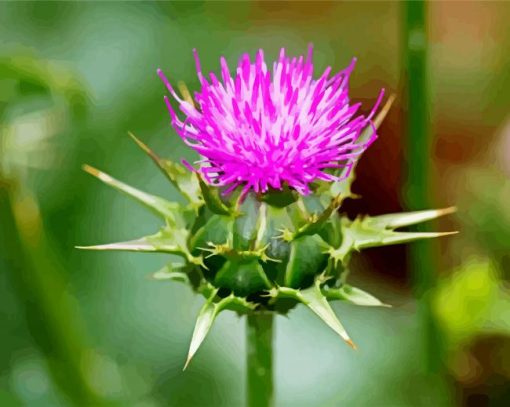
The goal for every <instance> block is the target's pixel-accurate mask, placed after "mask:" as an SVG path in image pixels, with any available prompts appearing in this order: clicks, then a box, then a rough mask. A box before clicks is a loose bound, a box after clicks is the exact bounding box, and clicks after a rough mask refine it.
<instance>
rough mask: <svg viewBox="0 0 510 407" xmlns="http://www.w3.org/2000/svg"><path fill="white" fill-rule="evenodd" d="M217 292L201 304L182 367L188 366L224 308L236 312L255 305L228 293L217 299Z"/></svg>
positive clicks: (246, 309) (249, 308) (249, 309)
mask: <svg viewBox="0 0 510 407" xmlns="http://www.w3.org/2000/svg"><path fill="white" fill-rule="evenodd" d="M217 293H218V290H214V291H213V292H212V293H211V294H210V296H209V297H208V298H207V300H206V302H205V304H204V305H203V306H202V308H201V310H200V312H199V314H198V317H197V321H196V323H195V329H194V330H193V335H192V338H191V344H190V347H189V351H188V357H187V358H186V363H185V365H184V369H186V368H187V367H188V365H189V363H190V362H191V359H192V358H193V356H194V355H195V353H196V352H197V351H198V349H199V348H200V345H201V344H202V343H203V341H204V339H205V338H206V336H207V334H208V333H209V331H210V330H211V327H212V325H213V323H214V320H215V319H216V317H217V316H218V314H219V313H220V312H221V311H223V310H225V309H231V310H234V311H238V312H239V311H252V310H254V309H255V307H256V305H255V304H252V303H250V302H248V301H246V299H244V298H240V297H236V296H234V295H230V296H228V297H225V298H223V299H218V298H217V297H216V294H217Z"/></svg>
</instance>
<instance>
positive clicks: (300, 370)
mask: <svg viewBox="0 0 510 407" xmlns="http://www.w3.org/2000/svg"><path fill="white" fill-rule="evenodd" d="M427 18H428V23H427V31H428V38H429V49H428V57H429V81H428V84H427V86H428V93H429V95H430V99H431V101H430V102H431V104H430V129H429V130H430V134H429V136H430V145H431V151H430V153H429V152H424V154H427V155H428V156H426V157H425V159H426V160H428V163H429V168H430V174H428V177H429V179H430V183H431V186H432V187H431V189H430V196H429V197H428V200H429V201H430V203H431V205H432V206H433V207H446V206H450V205H456V206H457V207H458V208H459V210H458V212H457V214H456V215H455V216H453V217H450V218H449V219H445V220H441V221H440V222H436V223H435V224H434V225H433V227H434V228H435V229H438V230H459V231H460V234H459V235H457V236H455V237H453V238H448V239H444V240H441V241H438V242H437V243H435V244H434V245H433V252H434V253H435V254H434V258H433V259H432V260H433V261H431V259H423V261H424V262H427V264H433V265H434V270H432V274H433V275H434V276H435V281H434V283H433V285H432V286H431V287H429V289H428V290H427V292H426V293H425V294H423V293H420V295H415V294H413V293H416V290H413V285H414V282H415V281H416V278H417V277H416V275H414V274H413V270H412V267H410V266H409V261H408V260H409V253H408V251H409V247H392V248H385V249H374V250H371V251H367V252H366V253H363V255H362V256H359V257H358V258H357V259H356V267H355V270H354V272H353V274H352V279H353V280H354V281H355V282H356V284H357V285H358V286H360V287H362V288H366V289H367V290H369V291H370V290H371V292H373V293H374V294H376V295H377V296H378V297H379V298H381V299H382V300H384V301H385V302H387V303H390V304H393V305H394V307H393V308H392V309H367V308H365V309H359V308H355V307H353V306H349V305H344V304H335V305H334V308H335V310H336V311H337V312H338V313H339V315H341V317H342V320H343V321H344V324H345V325H346V327H347V328H348V329H349V331H350V333H351V335H352V336H353V338H354V339H355V341H356V342H357V344H358V345H359V348H360V350H359V351H357V352H353V351H352V350H351V349H349V348H348V347H346V346H344V344H343V343H341V342H340V341H339V340H338V338H337V337H336V336H335V334H334V333H333V332H330V330H328V329H326V328H325V327H324V326H322V324H321V322H320V321H319V320H318V319H316V318H315V317H314V316H313V315H311V313H310V312H308V311H307V310H305V309H302V308H298V309H296V310H295V311H293V312H292V315H291V318H290V319H285V318H283V317H279V318H277V328H276V344H275V346H276V361H275V363H276V372H275V373H276V389H277V390H276V401H277V403H276V404H277V406H340V405H351V406H379V405H381V406H385V405H387V406H430V405H435V406H443V405H444V406H450V405H467V406H507V405H509V404H510V384H509V383H510V292H509V287H508V279H509V278H510V256H509V254H510V251H509V248H510V207H509V202H510V181H509V177H510V164H509V162H510V103H509V102H510V98H509V95H510V29H509V26H508V21H510V6H509V4H508V3H506V2H430V3H429V5H428V12H427ZM403 21H404V11H403V3H400V2H388V3H387V2H382V1H378V2H373V3H372V2H328V3H322V2H284V3H279V2H228V3H227V2H225V3H222V2H212V1H211V2H159V3H150V2H143V3H136V2H134V3H120V2H111V3H60V2H54V3H53V2H52V3H46V2H37V3H30V2H28V3H6V2H3V3H0V315H1V320H0V323H1V325H0V405H1V406H16V405H26V406H69V405H87V406H95V405H108V404H109V405H122V406H240V405H242V404H243V400H244V363H245V362H244V349H245V344H244V321H242V320H240V319H238V318H237V317H236V316H234V315H233V314H228V313H224V314H222V315H221V317H220V318H219V321H218V323H217V324H216V325H215V327H214V328H213V330H212V333H211V334H210V336H209V337H208V339H207V341H206V342H205V344H204V346H203V347H202V348H201V350H200V352H199V353H198V354H197V356H196V358H195V359H194V361H193V363H192V364H191V366H190V367H189V369H188V370H187V371H186V372H182V366H183V363H184V359H185V355H186V351H187V347H188V342H189V340H190V337H191V332H192V329H193V325H194V320H195V316H196V313H197V311H198V309H199V307H200V306H201V304H202V299H200V298H198V297H195V296H193V295H192V293H191V291H190V290H189V289H187V288H185V287H183V286H180V285H177V284H176V283H162V282H156V281H153V280H151V279H150V275H151V273H152V272H154V271H156V270H157V269H158V268H159V267H160V266H161V265H163V264H164V263H165V262H166V261H167V260H168V257H167V256H161V255H152V256H150V255H143V254H129V253H91V252H80V251H77V250H76V249H74V246H75V245H79V244H94V243H102V242H110V241H120V240H124V239H130V238H133V237H137V236H141V235H144V234H147V233H150V232H152V231H153V230H155V227H156V226H157V225H158V223H157V220H156V219H154V218H152V217H151V216H150V215H147V214H146V213H145V212H144V211H143V210H142V209H140V208H139V207H137V206H136V204H134V203H132V202H131V201H129V200H127V199H125V198H124V197H123V196H121V195H119V194H116V193H115V191H112V190H110V189H108V188H107V187H105V186H104V185H101V184H100V183H99V182H97V180H94V179H92V177H90V176H88V175H87V174H85V173H83V172H82V171H81V169H80V167H81V165H82V164H83V163H89V164H91V165H94V166H97V167H98V168H100V169H103V170H105V171H106V172H108V173H111V174H113V175H115V176H117V177H118V178H120V179H122V180H124V181H127V182H129V183H131V184H133V185H136V186H140V187H143V188H144V189H146V190H148V191H150V192H152V193H156V194H160V195H162V196H166V197H168V198H172V199H178V198H177V194H176V193H175V191H174V190H172V189H170V187H168V184H167V182H166V181H165V179H164V178H163V177H162V176H161V175H160V174H159V172H158V171H157V170H156V169H155V168H154V167H153V166H152V163H151V162H149V160H147V159H146V157H144V155H143V154H142V153H141V152H140V151H139V150H137V147H136V146H135V145H134V144H133V143H132V141H131V140H130V139H129V138H128V137H127V132H128V131H132V132H133V133H134V134H136V135H137V136H138V137H140V138H141V139H142V140H144V141H146V142H147V143H149V144H150V145H151V146H152V147H153V148H154V149H155V150H156V151H159V152H160V154H161V155H166V156H168V157H169V158H173V159H175V160H179V159H180V158H182V157H187V158H189V159H192V158H193V155H192V154H191V152H190V151H187V150H186V149H185V148H184V146H183V143H182V142H181V140H180V139H179V137H178V136H177V135H176V134H175V132H174V131H173V130H172V129H171V128H170V127H169V118H168V116H167V112H166V108H165V106H164V103H163V98H162V96H163V94H164V93H165V91H164V88H163V86H162V84H161V83H160V81H159V79H158V78H157V76H156V69H157V68H162V69H164V71H165V72H166V73H167V75H168V76H169V77H170V79H171V81H173V82H175V81H177V80H183V81H185V82H186V83H187V85H188V86H189V88H190V89H191V90H193V89H197V87H198V81H197V78H196V75H195V69H194V62H193V59H192V55H191V49H192V48H195V47H196V48H197V49H198V51H199V54H200V57H201V60H202V66H203V67H204V70H206V71H209V70H215V71H218V67H219V56H220V55H224V56H225V57H226V58H227V60H228V61H229V63H230V65H231V67H232V66H233V65H234V64H235V62H236V61H237V58H238V56H239V55H240V54H241V53H242V52H245V51H247V52H250V53H252V54H253V53H254V52H255V51H256V50H257V49H258V48H259V47H260V48H264V50H265V51H266V54H267V55H268V57H270V58H271V57H275V56H276V55H277V53H278V51H279V48H280V47H286V48H287V49H288V51H289V53H290V54H298V55H299V54H302V53H304V52H305V50H306V46H307V44H308V43H309V42H313V43H314V45H315V56H314V59H315V63H316V65H317V66H318V70H320V69H324V68H325V67H326V66H327V65H332V66H333V68H334V70H339V69H341V68H343V67H344V66H345V65H346V64H347V63H348V62H349V61H350V60H351V58H352V57H353V56H357V57H358V64H357V67H356V70H355V72H354V74H353V76H352V79H351V95H352V98H353V100H359V101H363V102H365V104H364V106H365V108H366V109H367V110H368V109H369V108H370V106H371V105H372V103H373V101H374V99H375V97H376V95H377V93H378V91H379V89H380V88H381V87H385V88H386V89H387V90H388V91H389V93H395V94H396V95H397V99H396V103H395V104H394V107H393V110H392V111H391V112H390V114H389V116H388V118H387V119H386V121H385V123H384V124H383V125H382V127H381V130H380V138H379V140H378V141H377V142H376V143H375V145H374V146H373V147H371V149H370V150H369V151H368V152H367V154H366V155H365V156H364V158H363V159H362V161H361V163H360V166H359V176H358V179H357V181H356V183H355V187H354V190H355V191H356V192H359V193H360V194H362V195H363V199H361V200H358V201H352V202H350V203H348V205H347V207H346V208H345V209H346V210H347V211H348V212H349V213H350V214H353V215H354V214H356V213H371V214H379V213H383V212H388V211H397V210H401V209H402V208H405V203H406V199H407V198H406V192H405V191H406V189H405V188H404V185H405V182H406V179H407V171H408V167H409V165H412V163H409V160H408V156H407V154H406V151H407V147H406V146H408V144H409V143H412V137H413V134H412V132H409V131H408V130H407V127H406V123H407V120H408V114H407V108H406V106H407V104H406V94H407V90H406V89H407V87H408V83H407V81H406V78H407V75H406V73H405V69H404V68H405V57H404V55H405V47H406V45H405V41H404V38H405V33H404V30H405V24H404V23H403ZM411 86H412V84H411ZM419 209H425V208H419ZM418 255H419V253H418ZM413 276H414V277H413ZM418 277H419V276H418ZM422 303H424V304H428V305H427V306H429V307H430V311H431V315H432V318H433V320H434V321H435V330H434V332H433V335H434V338H435V343H438V344H439V346H438V347H437V348H434V347H430V346H426V345H424V342H425V341H427V340H428V339H427V337H428V336H430V333H426V332H425V328H424V323H423V321H421V318H422V317H423V313H421V312H418V311H417V310H419V308H420V304H422ZM430 361H434V363H430Z"/></svg>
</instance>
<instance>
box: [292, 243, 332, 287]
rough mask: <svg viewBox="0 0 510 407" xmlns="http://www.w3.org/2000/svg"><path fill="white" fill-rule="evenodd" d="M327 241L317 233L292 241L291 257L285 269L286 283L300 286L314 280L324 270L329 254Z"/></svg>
mask: <svg viewBox="0 0 510 407" xmlns="http://www.w3.org/2000/svg"><path fill="white" fill-rule="evenodd" d="M326 247H327V245H326V243H325V242H324V241H323V240H322V239H321V238H320V237H319V236H317V235H313V236H302V237H300V238H297V239H295V240H293V241H292V242H291V243H290V257H289V261H288V263H287V268H286V271H285V285H286V286H288V287H293V288H299V287H304V286H308V285H310V284H311V283H312V282H313V279H314V276H315V275H317V274H318V273H320V272H321V271H322V269H323V268H324V265H325V262H326V261H327V256H326V255H325V254H324V250H325V248H326Z"/></svg>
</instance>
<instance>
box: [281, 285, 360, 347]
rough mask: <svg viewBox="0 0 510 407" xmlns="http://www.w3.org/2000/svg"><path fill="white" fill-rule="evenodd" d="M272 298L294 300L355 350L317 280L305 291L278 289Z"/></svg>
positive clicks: (286, 288)
mask: <svg viewBox="0 0 510 407" xmlns="http://www.w3.org/2000/svg"><path fill="white" fill-rule="evenodd" d="M276 290H277V291H276V292H275V293H274V294H273V296H277V297H283V298H285V297H287V298H294V299H296V300H298V301H300V302H301V303H303V304H304V305H306V306H307V307H308V308H310V309H311V310H312V311H313V312H314V313H315V314H316V315H317V316H318V317H319V318H320V319H322V320H323V321H324V322H325V323H326V325H328V326H329V327H330V328H331V329H332V330H333V331H335V332H336V333H337V334H338V335H339V336H340V337H341V338H342V339H343V340H344V341H345V342H346V343H347V344H348V345H349V346H350V347H352V348H353V349H356V345H355V344H354V342H353V341H352V340H351V338H350V337H349V334H348V333H347V331H346V330H345V328H344V327H343V325H342V324H341V323H340V321H339V320H338V318H337V317H336V315H335V313H334V312H333V310H332V309H331V306H330V305H329V303H328V301H327V299H326V297H325V296H324V295H323V294H322V292H321V289H320V283H319V280H316V281H315V283H314V284H313V285H312V286H311V287H310V288H307V289H305V290H295V289H293V288H288V287H279V288H278V289H276Z"/></svg>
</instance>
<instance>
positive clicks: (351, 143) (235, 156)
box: [158, 45, 384, 195]
mask: <svg viewBox="0 0 510 407" xmlns="http://www.w3.org/2000/svg"><path fill="white" fill-rule="evenodd" d="M312 51H313V47H312V46H311V45H310V47H309V50H308V55H307V56H306V58H305V57H303V56H300V57H299V58H296V57H294V58H292V59H291V58H290V57H287V56H286V54H285V49H284V48H282V49H281V51H280V56H279V58H278V59H277V60H276V61H275V62H274V63H273V69H272V71H270V70H268V68H267V65H266V62H265V61H264V53H263V51H262V50H259V51H258V53H257V56H256V58H255V62H252V61H251V60H250V56H249V55H248V54H244V55H243V56H242V57H241V59H240V61H239V64H238V66H237V69H236V74H235V76H234V77H232V76H231V74H230V71H229V68H228V66H227V62H226V61H225V58H224V57H222V58H221V59H220V61H221V78H222V80H221V81H220V80H218V78H217V77H216V75H215V74H214V73H210V74H209V78H210V82H208V81H207V79H206V77H205V76H204V75H203V73H202V70H201V67H200V60H199V58H198V54H197V52H196V50H194V57H195V61H196V68H197V72H198V78H199V81H200V85H201V90H200V91H199V92H197V93H195V101H196V103H197V106H195V105H194V104H192V103H190V102H189V100H183V99H182V98H180V97H179V96H178V95H177V93H176V92H175V91H174V89H173V87H172V85H171V84H170V82H169V81H168V79H167V78H166V77H165V75H164V74H163V72H162V71H161V70H158V74H159V76H160V77H161V79H162V80H163V82H164V83H165V85H166V87H167V88H168V90H169V92H170V94H171V95H172V96H173V98H174V99H175V100H176V101H177V102H178V103H179V107H180V110H181V111H182V113H184V115H185V116H186V118H185V119H184V120H181V119H180V118H179V117H178V115H177V114H176V112H175V111H174V109H173V108H172V106H171V104H170V101H169V99H168V98H167V97H165V101H166V104H167V107H168V110H169V112H170V115H171V119H172V121H171V123H172V126H173V127H174V129H175V130H176V132H177V133H178V134H179V135H180V136H181V137H182V138H183V140H184V142H185V143H186V144H188V145H189V146H191V147H192V148H193V149H195V150H196V151H197V152H198V153H199V154H201V155H202V156H203V157H204V159H203V160H201V161H199V163H200V165H201V168H200V171H201V173H202V174H203V176H204V177H205V178H206V180H208V181H209V182H210V183H213V184H214V185H217V186H227V188H226V190H225V191H224V193H228V192H230V191H231V190H233V189H235V188H236V187H237V186H242V188H243V194H246V193H247V192H248V190H250V189H253V190H254V191H255V192H257V193H258V192H262V193H264V192H267V191H268V190H269V189H270V188H274V189H281V188H282V186H283V185H284V184H286V185H288V186H289V187H291V188H294V189H295V190H297V191H298V192H300V193H301V194H304V195H306V194H309V193H310V183H312V182H313V181H316V180H324V181H339V180H340V177H339V176H338V175H335V169H338V168H343V167H346V168H347V169H348V170H349V169H350V168H352V165H353V163H354V161H355V160H356V158H357V157H359V155H360V154H361V153H362V152H363V151H364V150H365V149H366V148H367V147H368V146H369V145H370V144H371V143H372V142H373V141H374V140H375V138H376V130H375V127H374V126H373V124H372V121H371V120H372V117H373V115H374V113H375V111H376V109H377V107H378V106H379V104H380V102H381V100H382V96H383V94H384V92H383V91H381V93H380V95H379V98H378V100H377V102H376V104H375V106H374V108H373V109H372V111H371V112H370V114H369V115H368V116H366V117H365V116H363V115H357V112H358V110H359V108H360V105H361V104H360V103H356V104H351V103H350V100H349V87H348V85H349V76H350V74H351V72H352V71H353V69H354V65H355V62H356V59H353V61H352V62H351V64H350V65H349V66H348V67H347V68H345V69H344V70H342V71H340V72H338V73H337V74H335V75H331V67H328V68H326V70H325V71H324V72H323V73H322V75H320V76H319V77H318V78H314V66H313V62H312ZM367 126H370V127H371V128H372V131H371V134H370V135H369V137H368V139H367V140H364V141H360V140H359V138H360V135H361V133H362V131H363V130H364V129H366V128H367ZM332 172H333V173H332ZM347 173H348V171H347V172H345V171H344V172H343V176H345V175H347Z"/></svg>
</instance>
